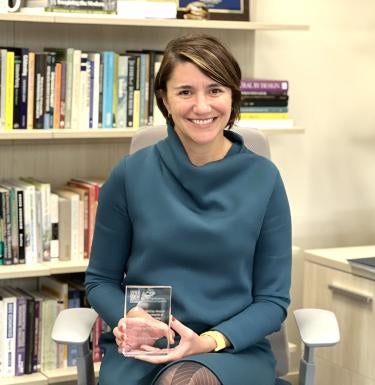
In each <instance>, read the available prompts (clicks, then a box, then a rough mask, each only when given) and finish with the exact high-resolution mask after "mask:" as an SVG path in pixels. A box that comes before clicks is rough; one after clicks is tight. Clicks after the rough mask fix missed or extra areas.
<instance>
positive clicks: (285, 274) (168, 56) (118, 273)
mask: <svg viewBox="0 0 375 385" xmlns="http://www.w3.org/2000/svg"><path fill="white" fill-rule="evenodd" d="M240 80H241V71H240V68H239V66H238V64H237V62H236V60H235V59H234V58H233V56H232V55H231V53H230V52H229V51H228V50H227V49H226V48H225V47H224V46H223V45H222V44H221V43H220V42H219V41H218V40H217V39H215V38H213V37H210V36H207V35H199V36H184V37H180V38H176V39H174V40H172V41H171V42H170V43H169V44H168V46H167V48H166V51H165V54H164V58H163V61H162V63H161V67H160V70H159V72H158V75H157V77H156V80H155V94H156V97H157V102H158V106H159V108H160V109H161V111H162V113H163V114H164V116H165V117H166V120H167V123H168V137H167V138H166V139H165V140H162V141H160V142H159V143H157V144H156V145H153V146H150V147H147V148H145V149H142V150H140V151H138V152H136V153H134V154H133V155H130V156H125V157H124V158H123V159H122V160H121V161H120V162H119V163H118V164H117V166H116V167H115V168H114V170H113V171H112V173H111V175H110V177H109V178H108V180H107V182H106V184H105V185H104V186H103V188H102V191H101V194H100V202H99V207H98V212H97V219H96V228H95V235H94V240H93V247H92V256H91V259H90V264H89V267H88V270H87V276H86V287H87V294H88V299H89V301H90V303H91V305H92V306H93V307H94V308H95V309H96V310H97V312H98V313H99V314H100V315H101V316H102V317H103V318H104V320H105V321H106V322H107V323H108V324H109V325H110V326H111V327H112V328H114V331H113V332H114V335H112V334H108V335H104V336H103V338H102V341H101V344H102V347H103V349H104V353H105V354H104V358H103V362H102V366H101V373H100V384H101V385H120V384H121V385H149V384H156V385H172V384H176V385H177V384H178V385H184V384H185V385H187V384H190V385H192V384H197V385H219V384H222V385H251V384H256V385H273V384H274V380H275V369H274V366H275V361H274V357H273V355H272V352H271V350H270V345H269V343H268V341H267V340H266V339H265V337H266V336H267V335H268V334H270V333H272V332H274V331H276V330H278V329H279V328H280V325H281V323H282V321H283V320H284V319H285V317H286V314H287V307H288V304H289V286H290V268H291V224H290V212H289V206H288V201H287V197H286V193H285V190H284V187H283V183H282V180H281V177H280V175H279V172H278V171H277V169H276V167H275V166H274V165H273V164H272V162H270V161H269V160H267V159H265V158H262V157H260V156H258V155H256V154H254V153H253V152H251V151H250V150H248V149H247V148H245V147H244V145H243V141H242V138H241V137H240V136H239V135H238V134H236V133H234V132H232V131H230V130H228V129H229V128H231V127H232V125H233V123H234V121H235V119H237V117H238V114H239V106H240V96H241V93H240V89H239V86H240ZM124 274H125V275H126V277H125V279H124ZM124 284H125V285H171V286H172V288H173V294H172V312H173V316H174V317H173V320H172V322H171V327H172V329H173V331H174V333H175V334H176V336H177V337H179V338H180V342H179V344H178V345H177V346H176V347H175V348H172V349H170V351H169V353H168V354H166V355H156V356H148V355H143V356H137V358H136V359H134V358H124V357H123V355H122V354H120V353H119V352H118V349H119V350H121V349H122V348H123V347H124V346H125V344H126V335H125V325H124V319H123V308H124V292H123V285H124ZM206 332H208V333H206ZM202 334H203V335H202ZM170 338H171V339H172V338H173V336H171V337H170Z"/></svg>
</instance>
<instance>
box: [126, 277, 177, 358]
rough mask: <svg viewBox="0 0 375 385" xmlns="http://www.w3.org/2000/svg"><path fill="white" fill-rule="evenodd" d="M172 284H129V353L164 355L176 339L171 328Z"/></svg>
mask: <svg viewBox="0 0 375 385" xmlns="http://www.w3.org/2000/svg"><path fill="white" fill-rule="evenodd" d="M171 295H172V287H171V286H133V285H131V286H126V287H125V309H124V318H125V325H126V331H125V347H124V348H123V350H122V353H123V354H124V355H125V356H126V357H133V356H136V355H141V354H142V355H144V354H147V355H164V354H167V353H168V349H169V345H170V343H171V342H173V337H172V334H173V332H172V331H171V329H170V318H171Z"/></svg>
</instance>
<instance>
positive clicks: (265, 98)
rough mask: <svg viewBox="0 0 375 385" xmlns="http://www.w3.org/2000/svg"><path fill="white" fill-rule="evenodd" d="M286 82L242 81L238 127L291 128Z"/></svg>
mask: <svg viewBox="0 0 375 385" xmlns="http://www.w3.org/2000/svg"><path fill="white" fill-rule="evenodd" d="M288 90H289V82H288V81H287V80H265V79H243V80H242V81H241V109H240V120H239V122H238V125H240V126H245V127H255V128H265V129H266V128H291V127H293V120H292V119H290V118H289V114H288V100H289V95H288Z"/></svg>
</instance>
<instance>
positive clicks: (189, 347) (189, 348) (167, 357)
mask: <svg viewBox="0 0 375 385" xmlns="http://www.w3.org/2000/svg"><path fill="white" fill-rule="evenodd" d="M171 327H172V329H173V330H174V331H175V332H177V333H178V334H179V335H180V337H181V340H180V343H179V344H178V345H177V346H176V347H174V348H170V349H158V348H155V347H152V346H147V345H143V346H141V348H142V350H146V351H149V352H154V353H155V354H158V353H159V354H160V355H136V356H134V358H135V359H137V360H141V361H146V362H150V363H152V364H165V363H168V362H172V361H176V360H179V359H181V358H184V357H187V356H191V355H192V354H199V353H209V352H212V351H214V350H215V348H216V342H215V341H214V340H213V339H212V338H211V337H208V336H199V335H198V334H197V333H195V332H194V331H193V330H191V329H189V328H188V327H186V326H185V325H183V324H182V323H181V322H180V321H178V320H177V319H175V318H174V317H173V318H172V322H171ZM166 352H167V354H165V353H166Z"/></svg>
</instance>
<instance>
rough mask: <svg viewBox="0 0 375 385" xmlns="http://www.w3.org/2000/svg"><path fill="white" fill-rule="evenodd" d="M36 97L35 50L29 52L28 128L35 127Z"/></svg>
mask: <svg viewBox="0 0 375 385" xmlns="http://www.w3.org/2000/svg"><path fill="white" fill-rule="evenodd" d="M34 98H35V52H29V64H28V79H27V129H28V130H31V129H33V127H34V108H35V107H34V103H35V101H34Z"/></svg>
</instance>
